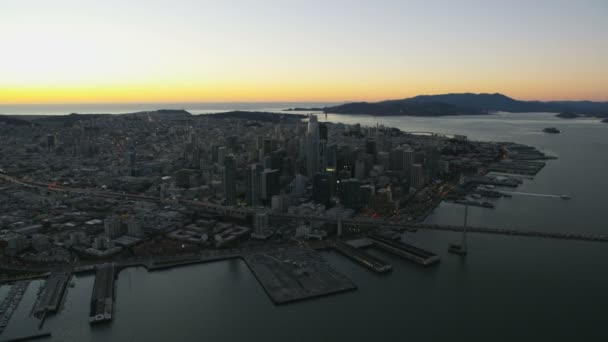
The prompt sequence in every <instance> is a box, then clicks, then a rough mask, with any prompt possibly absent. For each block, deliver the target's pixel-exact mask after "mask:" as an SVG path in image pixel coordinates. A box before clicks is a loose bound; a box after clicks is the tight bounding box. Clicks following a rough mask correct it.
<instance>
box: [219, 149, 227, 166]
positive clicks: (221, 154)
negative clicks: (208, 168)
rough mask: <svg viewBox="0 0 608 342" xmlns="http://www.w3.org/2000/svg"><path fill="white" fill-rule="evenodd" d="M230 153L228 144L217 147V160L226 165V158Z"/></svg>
mask: <svg viewBox="0 0 608 342" xmlns="http://www.w3.org/2000/svg"><path fill="white" fill-rule="evenodd" d="M227 155H228V148H227V147H226V146H220V147H218V148H217V162H218V163H219V164H220V165H224V159H225V158H226V156H227Z"/></svg>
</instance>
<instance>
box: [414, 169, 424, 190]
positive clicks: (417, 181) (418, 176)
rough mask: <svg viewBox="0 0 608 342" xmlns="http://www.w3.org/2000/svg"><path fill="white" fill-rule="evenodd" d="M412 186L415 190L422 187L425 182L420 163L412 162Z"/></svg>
mask: <svg viewBox="0 0 608 342" xmlns="http://www.w3.org/2000/svg"><path fill="white" fill-rule="evenodd" d="M411 184H412V187H413V188H415V189H416V190H420V189H422V187H423V186H424V184H425V179H424V170H423V169H422V165H421V164H414V165H413V166H412V182H411Z"/></svg>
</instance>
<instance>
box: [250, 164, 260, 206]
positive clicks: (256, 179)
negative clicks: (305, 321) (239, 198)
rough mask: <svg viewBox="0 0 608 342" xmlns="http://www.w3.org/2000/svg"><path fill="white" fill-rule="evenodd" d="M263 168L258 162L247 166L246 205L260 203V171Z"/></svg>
mask: <svg viewBox="0 0 608 342" xmlns="http://www.w3.org/2000/svg"><path fill="white" fill-rule="evenodd" d="M263 171H264V168H263V167H262V165H260V164H253V165H249V167H248V168H247V205H249V206H252V207H253V206H256V205H260V204H261V202H260V198H261V196H262V194H261V191H262V187H261V178H260V177H261V173H262V172H263Z"/></svg>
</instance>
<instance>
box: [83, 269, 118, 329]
mask: <svg viewBox="0 0 608 342" xmlns="http://www.w3.org/2000/svg"><path fill="white" fill-rule="evenodd" d="M115 275H116V274H115V266H114V264H103V265H99V266H97V267H96V274H95V285H94V286H93V294H92V296H91V311H90V313H89V323H96V322H103V321H110V320H112V312H113V309H114V279H115Z"/></svg>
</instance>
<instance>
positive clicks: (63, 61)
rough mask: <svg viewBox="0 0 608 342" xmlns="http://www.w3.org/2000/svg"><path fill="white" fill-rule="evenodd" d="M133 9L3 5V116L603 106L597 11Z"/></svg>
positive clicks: (504, 7) (588, 4) (602, 5)
mask: <svg viewBox="0 0 608 342" xmlns="http://www.w3.org/2000/svg"><path fill="white" fill-rule="evenodd" d="M142 4H143V3H140V2H137V1H135V2H129V3H128V4H125V3H121V2H111V1H110V2H104V3H103V4H98V3H96V4H94V3H87V4H86V5H85V4H82V3H81V2H73V1H59V2H53V3H52V4H51V3H47V2H42V1H41V2H35V4H34V5H35V6H32V3H28V6H26V5H24V4H23V3H22V2H17V1H5V2H3V3H2V4H1V5H0V32H1V33H0V37H2V41H3V44H4V46H3V47H4V49H3V50H4V51H5V52H8V53H4V54H3V55H2V56H0V104H35V103H36V104H46V103H110V102H111V103H121V102H125V103H132V102H138V103H141V102H144V103H148V102H150V103H162V102H273V101H280V102H300V101H302V102H304V101H305V102H309V101H310V102H312V101H320V102H345V101H378V100H384V99H398V98H407V97H412V96H416V95H420V94H439V93H458V92H485V93H496V92H499V93H504V94H506V95H508V96H510V97H513V98H516V99H521V100H595V101H607V100H608V97H607V95H606V94H608V84H607V83H606V82H605V80H606V79H608V68H607V67H605V60H606V59H607V58H608V46H607V45H606V44H603V39H604V37H605V36H606V33H608V22H607V21H606V20H605V18H606V14H608V4H606V2H603V1H584V2H577V3H573V2H566V1H552V2H548V1H543V2H538V3H534V4H527V3H525V2H520V1H517V2H509V3H505V4H500V3H498V2H487V3H476V2H463V3H458V4H455V3H437V4H428V3H422V2H407V3H403V2H396V1H383V2H382V4H381V5H378V4H376V5H372V4H370V3H368V2H364V1H358V2H339V1H337V2H332V3H331V4H325V3H321V2H316V1H313V2H307V3H306V4H304V3H299V2H293V3H283V4H282V5H280V6H276V5H273V4H271V3H269V2H262V3H260V2H249V1H240V2H239V3H238V4H237V5H236V7H235V4H216V3H210V2H195V1H178V2H174V3H169V2H167V1H155V2H146V3H145V5H146V6H145V7H146V11H141V6H142ZM237 9H238V10H237Z"/></svg>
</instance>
